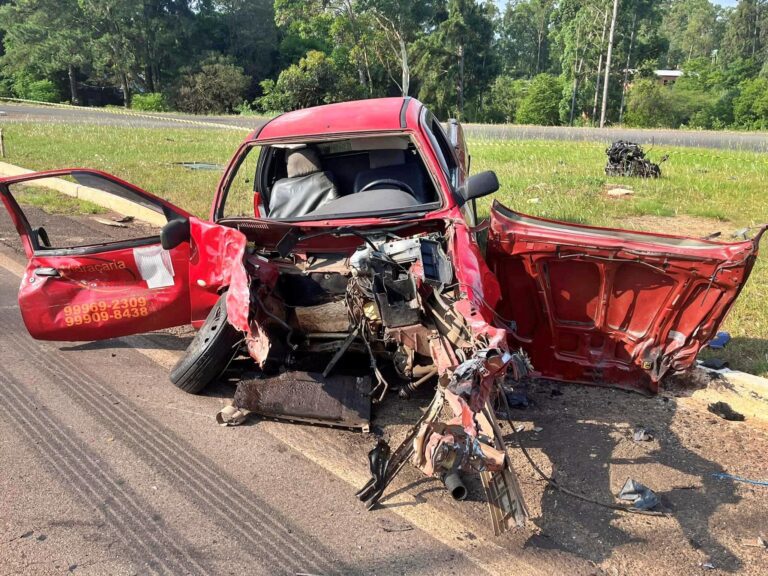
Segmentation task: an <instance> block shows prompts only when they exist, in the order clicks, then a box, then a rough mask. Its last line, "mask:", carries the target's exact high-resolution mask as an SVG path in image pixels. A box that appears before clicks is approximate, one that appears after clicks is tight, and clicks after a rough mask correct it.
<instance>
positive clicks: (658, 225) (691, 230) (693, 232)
mask: <svg viewBox="0 0 768 576" xmlns="http://www.w3.org/2000/svg"><path fill="white" fill-rule="evenodd" d="M613 226H614V227H618V228H626V229H629V230H642V231H645V232H660V233H662V234H677V235H680V236H692V237H694V238H704V237H706V236H709V235H710V234H713V233H715V232H720V236H718V237H717V238H712V240H715V241H718V242H734V241H735V239H734V238H733V233H734V232H735V231H736V230H738V227H736V226H734V225H733V223H732V222H725V221H722V220H717V219H715V218H703V217H700V216H688V215H685V214H681V215H679V216H674V217H668V216H625V217H622V218H617V219H616V220H615V221H614V223H613Z"/></svg>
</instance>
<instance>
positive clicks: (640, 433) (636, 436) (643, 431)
mask: <svg viewBox="0 0 768 576" xmlns="http://www.w3.org/2000/svg"><path fill="white" fill-rule="evenodd" d="M654 436H655V435H654V433H653V430H649V429H648V428H643V427H640V428H637V429H636V430H635V432H634V433H633V434H632V440H634V441H635V442H650V441H651V440H653V438H654Z"/></svg>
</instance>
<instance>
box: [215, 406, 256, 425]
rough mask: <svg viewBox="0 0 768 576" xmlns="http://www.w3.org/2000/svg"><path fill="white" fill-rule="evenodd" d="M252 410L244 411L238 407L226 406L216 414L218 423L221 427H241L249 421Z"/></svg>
mask: <svg viewBox="0 0 768 576" xmlns="http://www.w3.org/2000/svg"><path fill="white" fill-rule="evenodd" d="M250 413H251V411H250V410H243V409H240V408H237V407H236V406H232V405H230V406H225V407H224V408H222V409H221V410H219V413H218V414H216V422H218V423H219V426H239V425H240V424H242V423H243V422H245V421H246V420H247V419H248V415H249V414H250Z"/></svg>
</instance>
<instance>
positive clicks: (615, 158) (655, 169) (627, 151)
mask: <svg viewBox="0 0 768 576" xmlns="http://www.w3.org/2000/svg"><path fill="white" fill-rule="evenodd" d="M605 153H606V154H607V155H608V163H607V164H606V165H605V174H606V176H637V177H639V178H659V177H660V176H661V168H660V167H659V164H661V163H662V162H665V161H666V160H667V158H668V157H667V156H664V157H662V159H661V162H659V164H654V163H653V162H651V161H650V160H648V159H647V158H646V157H645V152H644V151H643V148H642V147H641V146H640V145H639V144H635V143H634V142H626V141H624V140H617V141H616V142H614V143H613V144H611V145H610V147H608V148H607V149H606V150H605Z"/></svg>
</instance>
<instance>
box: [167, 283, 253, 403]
mask: <svg viewBox="0 0 768 576" xmlns="http://www.w3.org/2000/svg"><path fill="white" fill-rule="evenodd" d="M241 338H242V336H241V335H240V333H239V332H238V331H237V330H235V328H234V327H233V326H232V325H231V324H230V323H229V322H227V307H226V304H225V295H222V296H221V298H219V301H218V302H216V305H215V306H214V307H213V308H212V309H211V311H210V313H209V314H208V318H206V319H205V323H203V325H202V326H201V327H200V330H198V332H197V334H195V337H194V339H193V340H192V342H191V343H190V344H189V347H188V348H187V351H186V353H185V354H184V356H183V357H182V358H181V359H180V360H179V361H178V362H177V363H176V366H174V367H173V370H171V382H173V383H174V385H176V386H177V387H179V388H181V389H182V390H184V391H185V392H189V393H190V394H198V393H200V392H202V391H203V388H205V387H206V386H207V385H208V384H210V383H211V382H212V381H213V380H214V379H215V378H216V377H217V376H219V375H220V374H221V373H222V372H223V371H224V369H225V368H226V367H227V365H228V364H229V362H230V361H231V360H232V358H233V357H234V356H235V354H236V353H237V342H238V341H239V340H240V339H241Z"/></svg>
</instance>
